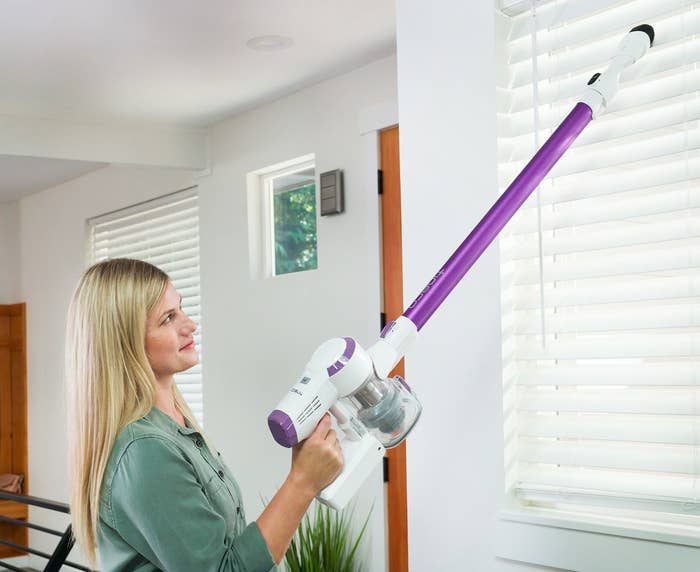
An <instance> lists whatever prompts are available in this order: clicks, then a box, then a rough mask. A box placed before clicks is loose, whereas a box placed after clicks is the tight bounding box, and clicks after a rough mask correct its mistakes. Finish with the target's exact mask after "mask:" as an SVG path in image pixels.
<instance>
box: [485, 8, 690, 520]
mask: <svg viewBox="0 0 700 572" xmlns="http://www.w3.org/2000/svg"><path fill="white" fill-rule="evenodd" d="M641 23H649V24H651V25H652V26H654V29H655V32H656V39H655V45H654V47H653V48H652V49H651V50H650V51H649V52H648V53H647V55H646V56H645V57H644V58H643V59H642V60H641V61H640V62H638V63H637V64H635V66H633V67H632V68H629V69H628V70H627V71H626V72H625V73H624V74H623V75H622V77H621V85H620V91H619V93H618V94H617V95H616V97H615V99H614V100H613V102H612V104H611V105H610V106H609V107H608V109H607V110H606V112H605V113H604V114H602V115H601V117H599V118H597V119H596V120H594V121H593V122H592V123H591V124H590V125H589V126H588V127H587V128H586V129H585V130H584V132H583V133H582V134H581V136H580V137H579V138H578V140H577V141H576V142H575V144H574V145H573V146H572V148H571V149H570V150H569V151H568V152H567V153H566V155H565V156H564V157H563V158H562V159H561V161H560V162H559V163H558V165H557V166H556V167H555V168H554V169H553V170H552V172H551V173H550V175H549V176H548V177H547V179H545V181H544V182H543V183H542V184H541V186H540V189H539V197H538V196H537V195H536V194H535V193H533V195H532V196H531V197H530V198H529V199H528V200H527V201H526V202H525V204H524V205H523V207H522V208H521V210H520V211H519V212H518V213H517V214H516V215H515V216H514V217H513V220H512V221H511V222H510V223H509V224H508V225H507V227H506V229H504V232H503V233H502V235H501V239H500V245H501V254H502V257H501V261H502V262H501V263H502V268H501V270H502V272H501V277H502V310H503V311H502V320H503V323H502V326H503V327H502V331H503V378H504V413H505V433H506V439H507V443H508V446H507V447H506V467H507V474H508V479H509V483H508V484H509V485H510V487H511V490H512V491H513V492H514V494H515V495H516V497H517V498H519V499H521V500H522V501H523V502H527V503H530V504H534V505H537V504H542V503H544V504H546V505H547V506H551V505H552V504H555V505H556V504H557V503H560V504H561V506H566V505H571V504H582V505H588V506H591V507H592V506H602V507H607V506H615V507H616V508H628V509H630V510H642V511H648V512H649V514H651V513H653V514H654V515H655V516H653V517H650V518H657V519H660V520H663V519H669V518H671V517H669V516H667V515H666V516H665V515H662V514H661V512H665V513H673V512H675V513H678V514H684V515H688V514H690V515H691V518H695V520H694V521H693V522H695V523H696V524H698V525H700V66H699V65H698V63H700V39H699V38H700V2H698V1H695V0H678V1H675V2H668V1H666V0H568V1H564V0H555V1H552V2H548V3H545V4H543V5H539V6H537V7H536V17H535V18H533V15H532V12H530V11H528V12H527V13H523V14H522V15H519V16H517V17H515V18H513V19H512V20H511V32H510V35H509V40H508V72H509V78H510V81H509V85H508V89H504V90H501V92H500V93H499V115H498V133H499V170H498V177H499V185H500V187H501V192H503V191H504V190H505V188H506V187H507V186H508V185H509V184H510V182H511V181H512V180H513V178H514V177H515V176H516V175H517V174H518V173H519V172H520V170H521V169H522V168H523V167H524V166H525V164H526V163H527V161H529V160H530V158H531V157H532V155H533V153H534V152H535V151H536V149H535V141H539V144H541V143H542V142H544V141H545V140H546V139H547V137H549V136H550V135H551V133H552V132H553V130H554V129H555V128H556V127H557V126H558V125H559V123H560V122H561V121H562V119H563V118H564V117H565V116H566V114H567V113H568V112H569V110H570V109H571V108H572V107H573V106H574V105H575V103H576V101H577V100H578V98H579V97H580V95H581V94H582V92H583V90H584V89H585V84H586V82H587V80H588V78H590V76H591V75H592V74H593V73H595V72H596V71H603V70H604V69H605V67H606V66H607V62H608V60H609V58H610V57H611V56H612V54H613V53H614V51H615V49H616V46H617V44H618V43H619V41H620V40H621V38H622V37H623V35H624V34H625V33H626V32H627V31H629V30H630V29H631V28H632V27H633V26H635V25H638V24H641ZM533 30H536V32H534V33H535V36H534V37H533ZM534 58H536V61H535V59H534ZM536 130H537V132H536ZM538 210H540V214H541V219H539V220H538ZM540 245H541V249H540ZM689 511H690V512H689ZM693 514H694V515H696V516H695V517H692V515H693Z"/></svg>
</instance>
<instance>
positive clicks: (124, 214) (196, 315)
mask: <svg viewBox="0 0 700 572" xmlns="http://www.w3.org/2000/svg"><path fill="white" fill-rule="evenodd" d="M198 213H199V209H198V201H197V189H196V187H194V188H190V189H186V190H184V191H180V192H176V193H172V194H169V195H166V196H163V197H160V198H157V199H154V200H152V201H147V202H144V203H140V204H137V205H134V206H132V207H128V208H125V209H122V210H118V211H114V212H111V213H108V214H105V215H102V216H98V217H96V218H92V219H90V220H88V228H89V255H88V258H89V263H90V264H93V263H95V262H100V261H101V260H106V259H108V258H137V259H140V260H145V261H146V262H150V263H151V264H154V265H155V266H158V267H159V268H161V269H162V270H164V271H165V272H167V273H168V275H169V276H170V279H171V281H172V283H173V286H175V288H176V289H177V290H178V292H179V293H180V294H181V295H182V308H183V310H184V311H185V312H187V314H188V315H189V316H190V317H191V318H192V319H193V320H194V321H195V322H197V324H198V325H199V328H198V329H197V331H196V332H195V333H194V340H195V346H196V348H197V351H198V352H199V355H200V363H199V364H197V365H196V366H195V367H193V368H191V369H189V370H187V371H186V372H183V373H180V374H177V375H176V376H175V382H176V383H177V386H178V388H179V389H180V391H181V392H182V394H183V396H184V397H185V399H186V400H187V403H188V405H189V406H190V408H191V409H192V412H193V413H194V415H195V417H196V418H197V421H198V422H199V423H200V424H203V410H202V362H201V356H202V329H201V307H200V293H199V214H198Z"/></svg>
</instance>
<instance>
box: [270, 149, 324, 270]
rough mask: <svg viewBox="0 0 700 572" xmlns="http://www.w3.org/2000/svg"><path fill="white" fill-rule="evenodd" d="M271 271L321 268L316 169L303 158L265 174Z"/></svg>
mask: <svg viewBox="0 0 700 572" xmlns="http://www.w3.org/2000/svg"><path fill="white" fill-rule="evenodd" d="M262 190H263V193H264V198H263V204H264V205H265V208H264V218H265V222H264V226H265V228H266V236H267V241H266V242H267V248H266V251H267V256H268V257H269V262H268V265H269V268H270V274H271V275H273V276H279V275H281V274H289V273H291V272H300V271H303V270H315V269H316V268H318V255H317V236H316V173H315V170H314V165H313V163H309V162H308V161H304V162H301V163H297V164H295V165H292V166H291V167H288V168H286V169H282V170H277V171H273V172H269V173H267V174H265V175H263V176H262Z"/></svg>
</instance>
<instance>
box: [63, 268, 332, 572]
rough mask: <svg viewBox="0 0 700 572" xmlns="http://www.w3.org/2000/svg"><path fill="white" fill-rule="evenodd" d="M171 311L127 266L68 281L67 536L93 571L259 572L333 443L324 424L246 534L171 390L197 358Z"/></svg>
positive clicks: (304, 502) (170, 290)
mask: <svg viewBox="0 0 700 572" xmlns="http://www.w3.org/2000/svg"><path fill="white" fill-rule="evenodd" d="M181 302H182V298H181V296H179V295H178V293H177V291H176V290H175V288H174V287H173V285H172V284H171V283H170V280H169V278H168V276H167V274H165V273H164V272H162V271H161V270H159V269H158V268H156V267H155V266H152V265H151V264H148V263H146V262H142V261H139V260H130V259H114V260H108V261H105V262H100V263H98V264H95V265H94V266H92V267H91V268H89V269H88V270H87V271H86V272H85V273H84V274H83V276H82V278H81V279H80V281H79V283H78V286H77V289H76V291H75V294H74V296H73V299H72V301H71V304H70V308H69V311H68V327H67V336H66V375H67V388H68V395H67V397H68V404H69V412H68V419H69V423H70V424H71V425H72V426H71V427H70V431H69V436H70V440H71V443H70V451H71V460H70V463H71V464H70V467H71V473H72V475H71V476H72V479H71V498H70V504H71V518H72V524H73V533H74V536H75V538H76V540H77V541H78V543H79V544H80V546H81V548H82V549H83V551H84V552H85V554H86V555H87V557H88V558H89V560H90V562H91V565H92V566H93V567H94V566H95V561H96V555H95V552H96V549H98V550H99V552H100V560H101V564H102V570H103V571H104V572H113V571H126V570H138V571H150V570H166V571H168V572H206V571H233V570H236V571H238V570H241V571H246V572H258V571H260V572H263V571H264V572H267V571H268V570H269V569H270V568H273V567H274V564H275V563H279V562H280V561H281V560H282V557H283V556H284V553H285V551H286V549H287V547H288V545H289V542H290V540H291V538H292V536H293V535H294V532H295V530H296V528H297V526H298V525H299V522H300V520H301V518H302V516H303V515H304V513H305V511H306V509H307V508H308V506H309V504H310V503H311V501H312V499H313V498H314V496H316V494H318V492H319V491H320V490H321V489H322V488H323V487H325V486H326V485H328V484H329V483H330V482H332V481H333V479H334V478H335V477H336V476H337V474H338V473H339V472H340V470H341V468H342V453H341V450H340V445H339V443H338V440H337V438H336V435H335V432H334V431H332V430H331V429H330V419H329V417H328V416H326V417H324V419H323V420H322V421H321V422H320V423H319V425H318V427H317V428H316V430H315V432H314V433H313V434H312V436H311V437H309V438H308V439H307V440H306V441H304V442H303V443H301V444H299V445H298V446H297V447H295V448H294V449H293V451H292V465H291V469H290V471H289V475H288V476H287V478H286V480H285V482H284V484H283V485H282V487H281V488H280V489H279V491H278V492H277V494H276V495H275V496H274V497H273V499H272V501H271V502H270V503H269V505H268V506H267V508H266V509H265V510H264V512H263V513H262V514H261V515H260V518H258V520H257V521H256V522H252V523H250V524H248V525H247V526H246V522H245V515H244V512H243V508H242V506H241V495H240V491H239V489H238V486H237V484H236V482H235V480H234V478H233V475H231V473H230V471H229V470H228V468H227V467H226V465H225V464H224V463H223V460H222V459H221V456H220V454H219V453H218V452H216V451H215V449H214V448H213V447H212V446H211V444H210V443H209V442H208V441H207V440H206V438H205V437H204V435H203V433H202V430H201V428H200V427H199V426H198V424H197V421H196V420H195V418H194V416H193V415H192V412H191V410H190V408H189V407H188V406H187V403H186V402H185V400H184V399H183V397H182V394H181V393H180V391H179V390H178V388H177V386H176V385H175V383H174V381H173V375H174V374H176V373H178V372H181V371H185V370H187V369H189V368H191V367H192V366H194V365H195V364H196V363H197V362H198V360H199V358H198V355H197V352H196V350H195V349H194V342H193V337H192V335H193V333H194V331H195V330H196V328H197V326H196V324H195V323H194V322H193V321H192V320H190V319H189V318H188V317H187V315H186V314H185V313H184V312H183V311H182V308H181Z"/></svg>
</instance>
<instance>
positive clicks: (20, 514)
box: [0, 304, 28, 558]
mask: <svg viewBox="0 0 700 572" xmlns="http://www.w3.org/2000/svg"><path fill="white" fill-rule="evenodd" d="M0 473H14V474H21V475H24V479H25V480H24V485H23V490H22V493H23V494H27V490H28V483H27V479H28V475H27V359H26V332H25V305H24V304H13V305H9V306H6V305H0ZM0 515H3V516H7V517H10V518H14V519H17V520H26V519H27V505H25V504H21V503H16V502H12V501H2V500H0ZM0 538H1V539H3V540H9V541H11V542H14V543H16V544H22V545H24V546H27V529H26V528H25V527H23V526H19V525H16V524H9V523H7V522H0ZM22 554H25V553H24V552H20V551H18V550H15V549H13V548H10V547H7V546H1V545H0V558H7V557H10V556H20V555H22Z"/></svg>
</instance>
